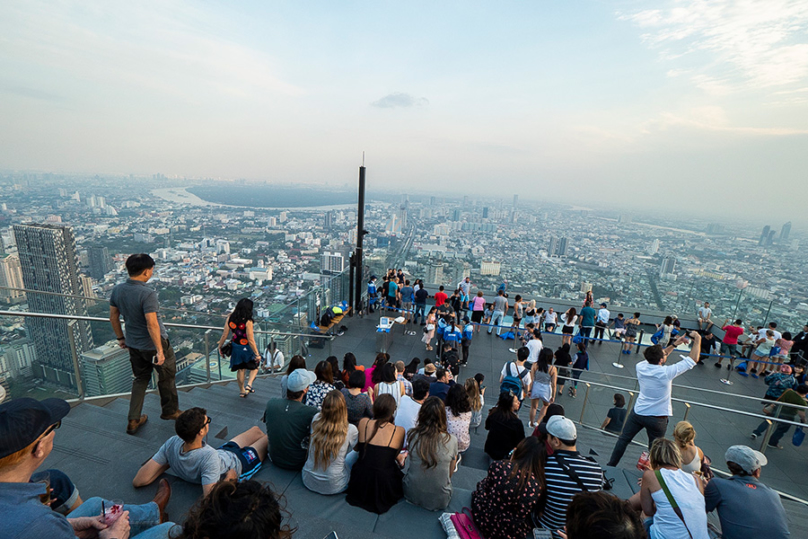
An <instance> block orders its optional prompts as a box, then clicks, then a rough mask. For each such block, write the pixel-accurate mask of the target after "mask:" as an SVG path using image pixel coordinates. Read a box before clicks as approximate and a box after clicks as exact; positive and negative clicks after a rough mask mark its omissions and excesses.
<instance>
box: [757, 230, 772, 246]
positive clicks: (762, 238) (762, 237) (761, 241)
mask: <svg viewBox="0 0 808 539" xmlns="http://www.w3.org/2000/svg"><path fill="white" fill-rule="evenodd" d="M771 229H772V227H770V226H769V225H766V226H764V227H763V232H761V234H760V239H759V240H758V245H760V246H761V247H763V246H764V245H766V242H767V241H768V239H769V232H770V231H771Z"/></svg>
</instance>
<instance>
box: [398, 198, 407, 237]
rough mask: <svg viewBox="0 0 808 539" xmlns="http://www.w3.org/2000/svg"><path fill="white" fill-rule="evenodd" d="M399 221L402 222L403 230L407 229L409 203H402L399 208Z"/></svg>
mask: <svg viewBox="0 0 808 539" xmlns="http://www.w3.org/2000/svg"><path fill="white" fill-rule="evenodd" d="M398 221H399V223H401V232H402V233H403V232H406V231H407V205H406V204H402V205H401V206H399V208H398Z"/></svg>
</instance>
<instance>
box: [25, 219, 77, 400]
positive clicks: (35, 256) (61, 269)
mask: <svg viewBox="0 0 808 539" xmlns="http://www.w3.org/2000/svg"><path fill="white" fill-rule="evenodd" d="M14 236H15V238H16V240H17V249H18V251H19V256H20V266H21V269H22V279H23V283H24V284H25V288H28V289H31V290H39V291H42V292H53V293H54V294H37V293H29V294H28V307H29V309H30V311H31V312H41V313H51V314H61V315H74V316H87V308H86V306H85V304H84V300H82V299H79V298H78V297H71V296H80V295H81V294H82V289H81V283H80V281H79V274H78V254H77V252H76V240H75V238H74V236H73V229H72V228H71V227H69V226H63V225H14ZM25 326H26V329H27V331H28V336H29V337H30V338H31V340H32V341H33V342H34V349H35V350H36V356H37V361H36V363H35V364H34V366H33V367H34V374H35V375H36V376H40V377H43V378H45V379H47V380H49V381H51V382H55V383H57V384H60V385H63V386H66V387H69V388H71V389H79V384H80V383H81V380H80V379H79V378H78V377H77V376H76V373H77V372H78V370H79V369H78V367H79V362H78V357H79V354H81V353H82V352H84V351H85V350H89V349H91V348H93V337H92V333H91V331H90V325H89V323H88V322H86V321H79V320H59V319H52V318H26V320H25Z"/></svg>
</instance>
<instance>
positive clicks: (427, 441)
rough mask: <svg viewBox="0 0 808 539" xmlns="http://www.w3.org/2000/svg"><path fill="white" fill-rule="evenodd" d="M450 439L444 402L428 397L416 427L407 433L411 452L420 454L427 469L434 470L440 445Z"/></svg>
mask: <svg viewBox="0 0 808 539" xmlns="http://www.w3.org/2000/svg"><path fill="white" fill-rule="evenodd" d="M453 387H460V386H457V385H455V386H453ZM450 439H451V438H450V436H449V431H448V429H447V426H446V408H445V407H444V405H443V401H441V400H440V399H439V398H438V397H428V398H427V399H426V400H425V401H424V403H423V404H422V405H421V409H420V410H418V421H417V422H416V423H415V427H413V428H412V429H410V431H409V432H408V433H407V441H408V445H409V447H410V450H411V451H414V452H415V453H417V454H418V457H419V458H420V459H421V462H422V465H423V466H424V467H425V468H434V467H435V466H437V465H438V445H439V444H446V443H447V442H448V441H449V440H450Z"/></svg>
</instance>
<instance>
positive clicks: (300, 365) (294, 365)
mask: <svg viewBox="0 0 808 539" xmlns="http://www.w3.org/2000/svg"><path fill="white" fill-rule="evenodd" d="M305 368H306V358H304V357H303V356H300V355H296V356H292V359H290V360H289V366H288V367H286V374H292V372H293V371H295V370H296V369H305Z"/></svg>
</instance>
